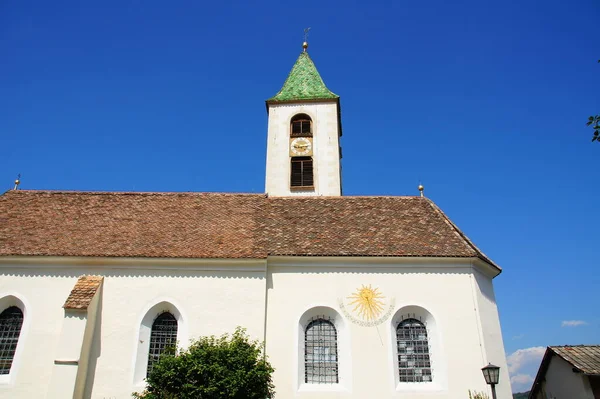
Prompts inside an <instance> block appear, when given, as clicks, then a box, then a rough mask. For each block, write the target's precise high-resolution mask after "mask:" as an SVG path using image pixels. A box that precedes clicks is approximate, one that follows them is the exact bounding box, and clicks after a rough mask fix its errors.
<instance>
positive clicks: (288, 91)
mask: <svg viewBox="0 0 600 399" xmlns="http://www.w3.org/2000/svg"><path fill="white" fill-rule="evenodd" d="M307 47H308V46H307ZM337 98H339V96H338V95H337V94H334V93H332V92H331V91H329V89H328V88H327V86H325V83H323V79H321V75H319V72H318V71H317V68H316V67H315V64H314V63H313V62H312V60H311V59H310V57H309V56H308V53H307V52H306V48H305V49H304V51H303V52H302V53H301V54H300V57H298V59H297V60H296V63H295V64H294V67H293V68H292V71H291V72H290V74H289V75H288V77H287V79H286V80H285V83H284V84H283V87H282V88H281V90H279V93H277V94H276V95H275V96H274V97H271V98H269V99H268V100H267V102H290V101H296V100H330V99H337Z"/></svg>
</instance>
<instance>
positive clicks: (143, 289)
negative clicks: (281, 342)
mask: <svg viewBox="0 0 600 399" xmlns="http://www.w3.org/2000/svg"><path fill="white" fill-rule="evenodd" d="M140 263H141V264H140V265H135V260H130V261H127V262H124V264H121V265H118V264H111V265H103V266H97V265H90V266H87V267H86V266H82V265H76V264H73V265H71V264H68V265H66V264H63V265H56V266H54V265H49V266H40V267H35V266H29V265H28V266H24V265H19V266H18V267H11V265H6V264H5V265H1V266H0V298H2V293H3V292H7V287H10V290H11V292H18V293H19V294H18V296H19V297H22V298H24V299H25V300H26V301H27V302H28V303H29V305H28V306H27V313H26V316H25V320H24V327H25V324H26V323H31V324H30V326H29V328H28V331H25V330H26V329H25V328H24V329H23V331H22V335H21V336H22V337H23V334H24V333H25V334H26V335H27V339H26V341H24V342H23V343H24V345H23V347H22V350H21V348H19V350H20V352H21V353H17V359H15V361H16V362H18V363H19V367H18V372H17V374H16V381H15V383H14V384H0V398H33V397H36V398H37V397H39V398H44V397H47V394H48V388H49V385H50V379H51V375H52V368H53V365H54V359H55V356H56V353H57V349H58V343H59V340H60V336H61V329H62V324H63V319H64V310H63V308H62V305H63V304H64V302H65V300H66V298H67V297H68V295H69V293H70V291H71V289H72V288H73V286H74V285H75V283H76V281H77V278H78V277H79V276H81V275H84V274H88V275H102V276H105V279H104V284H103V292H102V301H101V303H99V304H98V314H97V320H96V326H95V327H96V328H95V334H94V338H93V343H92V347H91V351H90V358H89V368H88V373H87V376H88V377H87V381H86V387H85V395H84V397H92V398H128V397H131V393H132V392H133V391H134V390H139V389H141V387H142V385H140V384H137V383H138V382H139V381H135V378H134V377H135V376H134V371H135V367H136V361H137V355H138V347H139V337H140V329H141V324H142V321H143V319H144V316H145V315H146V314H147V313H148V312H149V311H150V310H151V309H152V308H153V307H154V306H155V305H157V304H161V303H164V302H171V303H173V304H174V305H176V306H177V309H178V310H179V311H180V313H181V315H182V320H183V324H184V325H183V328H182V331H186V332H185V335H187V336H188V337H189V338H194V337H199V336H202V335H212V334H216V335H221V334H223V333H231V332H233V330H234V329H235V328H236V327H237V326H243V327H245V328H247V330H248V334H249V335H250V336H251V337H253V338H256V339H261V340H262V339H264V309H265V270H264V267H265V266H264V262H260V261H257V262H255V261H250V262H248V263H246V264H244V263H243V262H235V261H231V262H230V263H228V262H227V261H223V262H218V264H212V265H211V264H205V265H189V264H186V265H184V266H179V267H176V266H173V263H172V262H168V261H165V264H164V265H160V264H154V265H152V266H148V265H145V264H143V262H140ZM159 307H161V306H159ZM154 310H156V311H157V312H159V311H162V307H161V309H158V308H156V309H154ZM157 315H158V313H157V314H156V316H157ZM182 338H183V336H182ZM180 344H181V345H187V344H188V342H180ZM20 345H21V342H20ZM11 374H12V372H11Z"/></svg>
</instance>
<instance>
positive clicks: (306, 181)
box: [290, 157, 314, 188]
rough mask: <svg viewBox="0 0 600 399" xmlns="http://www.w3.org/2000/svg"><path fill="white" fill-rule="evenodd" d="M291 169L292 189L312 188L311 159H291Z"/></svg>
mask: <svg viewBox="0 0 600 399" xmlns="http://www.w3.org/2000/svg"><path fill="white" fill-rule="evenodd" d="M291 169H292V176H291V180H290V185H291V186H292V188H312V187H314V179H313V160H312V158H311V157H293V158H292V167H291Z"/></svg>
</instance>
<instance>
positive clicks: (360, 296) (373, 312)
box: [348, 284, 385, 321]
mask: <svg viewBox="0 0 600 399" xmlns="http://www.w3.org/2000/svg"><path fill="white" fill-rule="evenodd" d="M384 298H385V297H384V296H383V295H382V294H381V293H380V292H379V288H372V287H371V285H370V284H369V285H368V286H367V285H363V286H362V287H360V288H358V289H357V290H356V291H355V292H354V294H352V295H350V296H349V297H348V299H350V300H351V301H350V303H349V304H348V305H350V306H354V309H352V311H353V312H356V313H357V314H358V316H359V317H361V318H363V319H364V320H367V321H372V320H375V319H377V318H378V317H379V315H380V314H381V312H383V307H384V302H383V299H384Z"/></svg>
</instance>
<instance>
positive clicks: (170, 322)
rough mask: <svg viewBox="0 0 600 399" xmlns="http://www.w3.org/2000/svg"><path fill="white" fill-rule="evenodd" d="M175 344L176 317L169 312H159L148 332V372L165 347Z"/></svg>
mask: <svg viewBox="0 0 600 399" xmlns="http://www.w3.org/2000/svg"><path fill="white" fill-rule="evenodd" d="M176 345H177V319H175V316H173V315H172V314H171V313H169V312H165V313H162V314H160V315H159V316H158V317H157V318H156V320H154V323H152V331H151V333H150V350H149V352H148V369H147V373H148V374H150V371H152V367H153V366H154V364H155V363H156V362H157V361H158V359H159V358H160V355H162V354H163V352H164V351H165V349H167V348H169V347H175V346H176Z"/></svg>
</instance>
